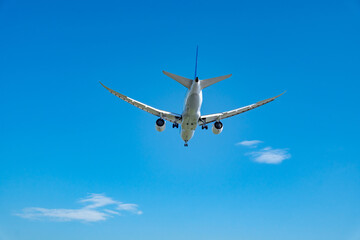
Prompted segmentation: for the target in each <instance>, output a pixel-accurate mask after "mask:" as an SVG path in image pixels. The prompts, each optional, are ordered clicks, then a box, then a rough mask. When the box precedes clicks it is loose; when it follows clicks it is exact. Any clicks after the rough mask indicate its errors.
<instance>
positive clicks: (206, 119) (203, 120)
mask: <svg viewBox="0 0 360 240" xmlns="http://www.w3.org/2000/svg"><path fill="white" fill-rule="evenodd" d="M284 93H285V92H283V93H282V94H280V95H277V96H275V97H272V98H268V99H265V100H262V101H260V102H257V103H254V104H251V105H248V106H245V107H241V108H237V109H234V110H231V111H227V112H222V113H215V114H209V115H204V116H201V117H200V120H199V125H205V124H208V123H211V122H215V121H220V120H221V119H224V118H228V117H232V116H235V115H238V114H240V113H244V112H247V111H249V110H251V109H254V108H257V107H260V106H262V105H264V104H267V103H269V102H272V101H274V100H275V99H276V98H278V97H280V96H281V95H283V94H284Z"/></svg>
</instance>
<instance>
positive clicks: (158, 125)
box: [100, 47, 285, 147]
mask: <svg viewBox="0 0 360 240" xmlns="http://www.w3.org/2000/svg"><path fill="white" fill-rule="evenodd" d="M198 50H199V48H198V47H197V48H196V60H195V76H194V79H190V78H185V77H181V76H178V75H175V74H173V73H169V72H166V71H163V73H164V74H165V75H166V76H168V77H170V78H172V79H174V80H175V81H177V82H179V83H180V84H182V85H183V86H184V87H186V88H187V89H188V92H187V94H186V97H185V104H184V109H183V112H182V114H177V113H172V112H168V111H164V110H160V109H157V108H154V107H151V106H149V105H146V104H144V103H141V102H139V101H136V100H134V99H132V98H129V97H127V96H125V95H123V94H121V93H118V92H116V91H114V90H112V89H110V88H108V87H106V86H105V85H104V84H102V83H101V82H100V84H101V85H102V86H103V87H104V88H106V89H107V90H109V92H110V93H112V94H114V95H115V96H117V97H118V98H120V99H122V100H124V101H125V102H128V103H130V104H132V105H134V106H135V107H137V108H140V109H141V110H144V111H146V112H148V113H151V114H153V115H155V116H157V117H159V118H158V119H157V120H156V122H155V129H156V130H157V131H159V132H162V131H164V130H165V125H166V123H165V120H167V121H169V122H171V123H172V127H173V128H178V127H179V124H180V125H181V138H182V139H183V140H184V146H185V147H187V146H188V142H189V140H190V139H191V138H192V137H193V136H194V132H195V129H196V127H197V126H201V129H208V126H207V124H209V123H212V122H214V124H213V126H212V132H213V133H214V134H220V133H221V132H222V130H223V126H224V125H223V123H222V122H221V120H223V119H225V118H228V117H232V116H235V115H238V114H240V113H244V112H247V111H249V110H252V109H254V108H257V107H260V106H262V105H264V104H266V103H269V102H272V101H274V100H275V99H276V98H278V97H280V96H281V95H283V94H284V93H285V92H283V93H282V94H280V95H277V96H275V97H272V98H268V99H265V100H262V101H259V102H257V103H254V104H251V105H248V106H245V107H241V108H237V109H234V110H231V111H226V112H221V113H215V114H209V115H201V113H200V110H201V104H202V101H203V98H202V90H203V89H204V88H207V87H209V86H211V85H213V84H215V83H217V82H220V81H222V80H224V79H227V78H229V77H231V76H232V74H229V75H225V76H220V77H215V78H209V79H204V80H200V79H199V77H198V74H197V63H198Z"/></svg>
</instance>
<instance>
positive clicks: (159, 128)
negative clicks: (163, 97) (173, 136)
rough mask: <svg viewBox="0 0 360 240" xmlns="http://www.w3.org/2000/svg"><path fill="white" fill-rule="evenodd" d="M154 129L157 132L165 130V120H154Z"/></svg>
mask: <svg viewBox="0 0 360 240" xmlns="http://www.w3.org/2000/svg"><path fill="white" fill-rule="evenodd" d="M155 129H156V130H157V131H159V132H162V131H164V130H165V120H164V119H162V118H159V119H158V120H156V123H155Z"/></svg>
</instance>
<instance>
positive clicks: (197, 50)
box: [194, 45, 199, 79]
mask: <svg viewBox="0 0 360 240" xmlns="http://www.w3.org/2000/svg"><path fill="white" fill-rule="evenodd" d="M198 52H199V45H197V46H196V59H195V77H194V79H196V78H197V77H198V75H197V63H198Z"/></svg>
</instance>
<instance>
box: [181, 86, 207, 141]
mask: <svg viewBox="0 0 360 240" xmlns="http://www.w3.org/2000/svg"><path fill="white" fill-rule="evenodd" d="M201 102H202V97H201V95H199V94H196V93H195V94H191V95H189V97H188V98H187V100H186V104H185V111H184V113H183V115H182V118H183V119H182V124H181V138H182V139H183V140H184V141H189V140H190V139H191V138H192V137H193V136H194V132H195V129H196V127H197V125H198V120H199V118H200V107H201Z"/></svg>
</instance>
